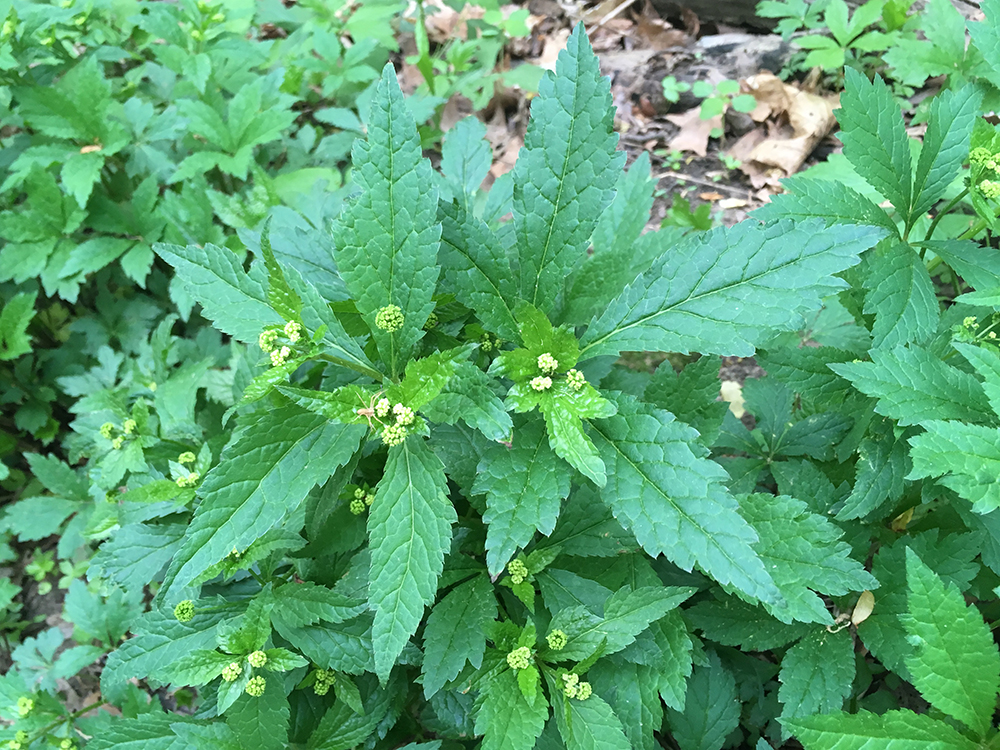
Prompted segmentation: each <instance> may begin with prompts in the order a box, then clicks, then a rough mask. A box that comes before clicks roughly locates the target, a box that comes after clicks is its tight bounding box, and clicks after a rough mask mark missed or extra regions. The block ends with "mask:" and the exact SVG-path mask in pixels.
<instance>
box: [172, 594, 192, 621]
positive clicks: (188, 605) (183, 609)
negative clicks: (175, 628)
mask: <svg viewBox="0 0 1000 750" xmlns="http://www.w3.org/2000/svg"><path fill="white" fill-rule="evenodd" d="M174 617H175V618H176V619H177V621H178V622H190V621H191V620H192V619H194V602H193V601H191V600H190V599H185V600H184V601H182V602H178V604H177V606H176V607H174Z"/></svg>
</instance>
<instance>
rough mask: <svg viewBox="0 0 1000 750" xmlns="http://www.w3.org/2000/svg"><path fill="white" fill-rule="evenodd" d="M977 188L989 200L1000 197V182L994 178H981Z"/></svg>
mask: <svg viewBox="0 0 1000 750" xmlns="http://www.w3.org/2000/svg"><path fill="white" fill-rule="evenodd" d="M979 190H980V191H981V192H982V194H983V195H984V196H985V197H986V198H989V199H990V200H996V199H997V198H1000V182H998V181H996V180H982V181H981V182H980V183H979Z"/></svg>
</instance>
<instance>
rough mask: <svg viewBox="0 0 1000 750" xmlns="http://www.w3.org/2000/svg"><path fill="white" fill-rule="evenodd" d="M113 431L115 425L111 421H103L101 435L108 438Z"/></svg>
mask: <svg viewBox="0 0 1000 750" xmlns="http://www.w3.org/2000/svg"><path fill="white" fill-rule="evenodd" d="M114 432H115V426H114V425H113V424H111V422H105V423H104V424H102V425H101V437H102V438H104V439H105V440H110V439H111V436H112V435H113V434H114Z"/></svg>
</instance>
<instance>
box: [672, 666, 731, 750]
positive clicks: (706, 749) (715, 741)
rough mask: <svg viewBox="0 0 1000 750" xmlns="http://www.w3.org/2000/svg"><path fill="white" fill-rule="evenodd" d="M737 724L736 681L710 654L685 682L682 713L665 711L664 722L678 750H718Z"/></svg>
mask: <svg viewBox="0 0 1000 750" xmlns="http://www.w3.org/2000/svg"><path fill="white" fill-rule="evenodd" d="M739 720H740V702H739V700H738V699H737V696H736V681H735V680H734V679H733V675H732V674H731V673H730V672H729V670H728V669H726V668H725V667H724V666H723V665H722V662H721V661H719V657H718V656H716V655H715V654H714V653H709V655H708V665H707V666H704V667H701V666H699V667H695V669H694V673H693V674H692V675H691V679H689V680H688V685H687V698H686V699H685V702H684V710H683V711H675V710H674V709H672V708H668V709H667V722H668V724H669V725H670V730H671V731H670V733H671V736H672V737H673V739H674V742H676V743H677V745H678V746H679V747H680V748H681V750H719V748H720V747H722V745H723V742H724V740H725V739H726V736H727V735H728V734H729V733H730V732H731V731H733V730H734V729H735V728H736V726H737V725H738V724H739Z"/></svg>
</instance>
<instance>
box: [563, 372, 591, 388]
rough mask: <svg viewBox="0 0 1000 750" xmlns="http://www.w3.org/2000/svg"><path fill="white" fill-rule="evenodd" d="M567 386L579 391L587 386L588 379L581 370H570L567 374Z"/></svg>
mask: <svg viewBox="0 0 1000 750" xmlns="http://www.w3.org/2000/svg"><path fill="white" fill-rule="evenodd" d="M566 384H567V385H568V386H569V387H570V388H572V389H573V390H574V391H578V390H580V389H581V388H583V386H585V385H586V384H587V379H586V378H585V377H583V373H582V372H580V371H579V370H569V371H567V372H566Z"/></svg>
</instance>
